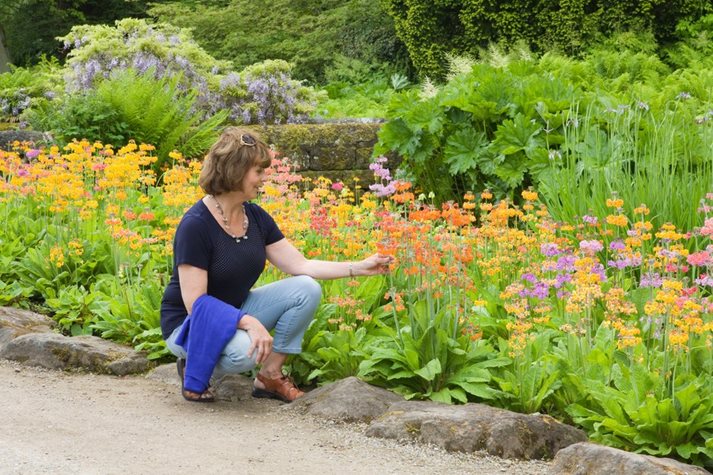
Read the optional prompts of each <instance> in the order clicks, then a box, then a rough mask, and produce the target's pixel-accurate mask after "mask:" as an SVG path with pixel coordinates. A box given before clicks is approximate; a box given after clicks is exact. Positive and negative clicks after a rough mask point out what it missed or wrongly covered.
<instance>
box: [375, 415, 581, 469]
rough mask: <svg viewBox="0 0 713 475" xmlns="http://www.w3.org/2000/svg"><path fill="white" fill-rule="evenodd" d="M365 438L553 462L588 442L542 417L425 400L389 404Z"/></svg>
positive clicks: (550, 418)
mask: <svg viewBox="0 0 713 475" xmlns="http://www.w3.org/2000/svg"><path fill="white" fill-rule="evenodd" d="M367 435H370V436H374V437H383V438H387V439H399V440H415V441H418V442H423V443H427V444H433V445H436V446H438V447H441V448H443V449H445V450H449V451H454V452H475V451H481V450H484V451H486V452H488V453H489V454H491V455H496V456H498V457H502V458H508V459H525V460H532V459H543V458H552V457H554V456H555V454H556V453H557V452H558V451H559V450H560V449H562V448H564V447H567V446H569V445H571V444H574V443H577V442H582V441H586V440H587V436H586V435H585V433H584V432H582V431H581V430H579V429H575V428H574V427H570V426H568V425H565V424H562V423H560V422H558V421H556V420H555V419H553V418H552V417H549V416H545V415H526V414H518V413H515V412H510V411H506V410H504V409H498V408H493V407H488V406H485V405H482V404H466V405H463V406H450V405H447V404H441V403H435V402H426V401H405V402H397V403H395V404H392V405H391V406H390V407H389V410H388V411H387V412H386V413H385V414H384V415H382V416H381V417H379V418H378V419H376V420H374V421H373V422H372V423H371V425H370V426H369V427H368V428H367Z"/></svg>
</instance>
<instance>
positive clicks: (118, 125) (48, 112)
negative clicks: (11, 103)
mask: <svg viewBox="0 0 713 475" xmlns="http://www.w3.org/2000/svg"><path fill="white" fill-rule="evenodd" d="M24 118H25V120H27V122H28V123H29V124H30V126H32V128H34V129H35V130H46V131H52V132H53V134H54V136H55V137H56V138H57V139H59V140H62V141H71V140H72V139H74V138H79V139H81V138H89V139H92V140H101V141H102V142H103V143H108V144H115V143H125V142H126V141H127V140H128V139H129V138H130V137H131V136H132V134H131V131H130V130H129V125H128V124H127V123H126V122H125V120H124V117H122V114H121V112H120V111H118V110H116V109H114V108H113V107H112V106H111V105H110V104H107V103H106V102H104V101H103V100H102V99H101V98H100V97H98V96H97V94H96V93H94V92H91V93H89V94H77V95H71V96H67V97H65V98H64V100H63V101H61V102H60V101H43V102H40V103H38V104H37V105H36V106H35V107H33V108H32V109H30V110H28V111H27V112H26V113H25V115H24Z"/></svg>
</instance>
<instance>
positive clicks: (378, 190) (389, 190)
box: [369, 183, 396, 198]
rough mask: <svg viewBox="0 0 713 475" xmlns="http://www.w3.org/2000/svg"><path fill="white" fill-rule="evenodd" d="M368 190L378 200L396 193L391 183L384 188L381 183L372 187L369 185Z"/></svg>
mask: <svg viewBox="0 0 713 475" xmlns="http://www.w3.org/2000/svg"><path fill="white" fill-rule="evenodd" d="M369 189H370V190H371V191H373V192H374V194H376V196H378V197H380V198H383V197H384V196H389V195H393V194H394V193H396V186H394V184H393V183H389V184H388V185H386V186H384V185H382V184H381V183H374V184H373V185H369Z"/></svg>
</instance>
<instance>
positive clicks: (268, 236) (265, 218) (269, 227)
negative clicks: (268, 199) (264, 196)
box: [255, 205, 285, 246]
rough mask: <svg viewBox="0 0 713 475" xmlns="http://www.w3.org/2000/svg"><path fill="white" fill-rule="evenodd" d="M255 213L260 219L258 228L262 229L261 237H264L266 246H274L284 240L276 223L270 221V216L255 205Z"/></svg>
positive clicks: (272, 220)
mask: <svg viewBox="0 0 713 475" xmlns="http://www.w3.org/2000/svg"><path fill="white" fill-rule="evenodd" d="M255 211H256V213H257V215H258V217H259V219H260V227H261V228H262V232H263V235H264V236H265V245H266V246H269V245H270V244H274V243H276V242H277V241H280V240H281V239H284V238H285V235H284V234H282V231H280V228H279V227H278V226H277V223H276V222H275V220H274V219H272V216H270V215H269V214H268V212H267V211H265V210H264V209H262V208H261V207H260V206H257V205H255Z"/></svg>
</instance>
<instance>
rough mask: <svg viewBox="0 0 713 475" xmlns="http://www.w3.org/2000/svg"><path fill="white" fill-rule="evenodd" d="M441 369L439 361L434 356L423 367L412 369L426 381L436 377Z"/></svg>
mask: <svg viewBox="0 0 713 475" xmlns="http://www.w3.org/2000/svg"><path fill="white" fill-rule="evenodd" d="M442 371H443V369H442V368H441V362H440V361H439V360H438V359H436V358H434V359H432V360H431V361H429V362H428V363H426V366H424V367H423V368H419V369H417V370H415V371H414V373H416V374H417V375H419V376H421V377H422V378H423V379H425V380H426V381H429V382H432V381H433V380H434V379H436V376H438V375H439V374H441V372H442Z"/></svg>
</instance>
